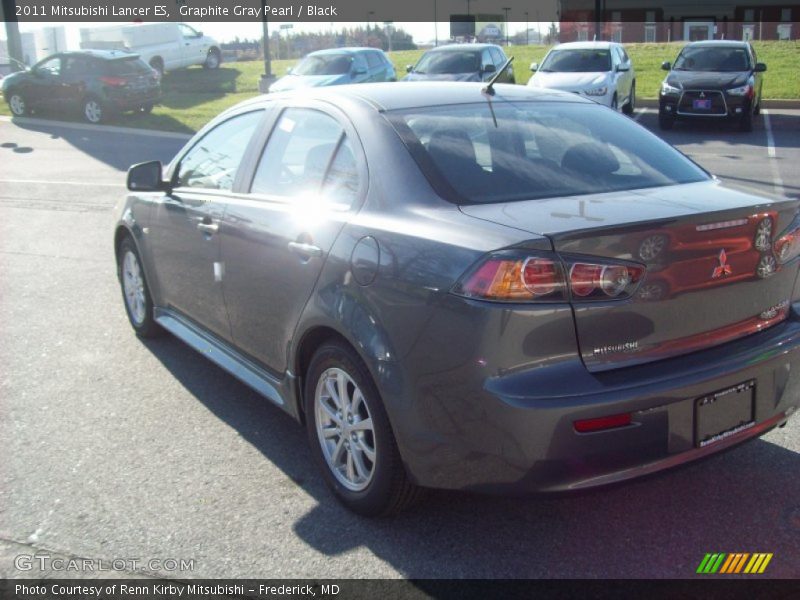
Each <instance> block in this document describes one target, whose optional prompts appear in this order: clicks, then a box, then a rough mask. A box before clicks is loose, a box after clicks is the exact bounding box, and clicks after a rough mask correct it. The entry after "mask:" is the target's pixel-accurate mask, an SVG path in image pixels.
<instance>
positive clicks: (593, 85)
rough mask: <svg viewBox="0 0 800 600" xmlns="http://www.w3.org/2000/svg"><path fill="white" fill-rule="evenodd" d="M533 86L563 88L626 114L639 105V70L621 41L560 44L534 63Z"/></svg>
mask: <svg viewBox="0 0 800 600" xmlns="http://www.w3.org/2000/svg"><path fill="white" fill-rule="evenodd" d="M531 71H533V76H532V77H531V78H530V80H529V81H528V85H529V86H531V87H540V88H549V89H554V90H563V91H566V92H573V93H575V94H580V95H581V96H586V97H587V98H590V99H591V100H594V101H595V102H597V103H599V104H604V105H606V106H609V107H611V108H613V109H614V110H619V109H621V110H622V112H624V113H625V114H626V115H630V114H633V109H634V108H635V106H636V73H635V72H634V70H633V64H632V63H631V59H630V57H629V56H628V53H627V52H625V48H623V47H622V45H621V44H616V43H614V42H572V43H569V44H559V45H558V46H556V47H555V48H553V49H552V50H550V52H548V53H547V55H546V56H545V57H544V60H543V61H542V64H541V65H539V64H537V63H532V64H531Z"/></svg>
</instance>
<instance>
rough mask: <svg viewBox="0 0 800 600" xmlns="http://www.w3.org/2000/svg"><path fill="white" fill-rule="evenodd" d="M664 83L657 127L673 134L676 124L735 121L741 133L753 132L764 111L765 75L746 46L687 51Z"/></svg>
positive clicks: (697, 45) (696, 46)
mask: <svg viewBox="0 0 800 600" xmlns="http://www.w3.org/2000/svg"><path fill="white" fill-rule="evenodd" d="M661 68H662V69H664V70H665V71H669V74H668V75H667V77H666V78H665V79H664V81H663V82H662V83H661V93H660V94H659V106H658V123H659V125H660V126H661V129H671V128H672V125H673V123H674V122H675V120H676V119H692V118H698V117H700V118H702V117H708V118H719V119H735V120H736V121H738V123H739V128H740V129H741V130H742V131H751V130H752V129H753V117H754V116H756V115H758V113H759V111H760V109H761V87H762V85H763V75H762V74H763V72H764V71H766V70H767V65H765V64H764V63H760V62H757V60H756V51H755V50H754V49H753V47H752V46H751V45H750V44H749V43H747V42H732V41H721V40H709V41H704V42H693V43H691V44H688V45H686V46H684V48H683V49H682V50H681V52H680V54H678V58H677V59H675V64H674V65H670V63H669V61H667V62H664V63H663V64H662V65H661Z"/></svg>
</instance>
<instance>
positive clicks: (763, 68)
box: [755, 63, 767, 73]
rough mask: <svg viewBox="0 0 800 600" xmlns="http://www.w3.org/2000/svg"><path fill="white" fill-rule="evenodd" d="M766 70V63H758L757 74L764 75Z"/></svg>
mask: <svg viewBox="0 0 800 600" xmlns="http://www.w3.org/2000/svg"><path fill="white" fill-rule="evenodd" d="M766 70H767V65H765V64H764V63H756V68H755V72H756V73H763V72H764V71H766Z"/></svg>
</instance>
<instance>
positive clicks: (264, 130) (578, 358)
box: [114, 83, 800, 515]
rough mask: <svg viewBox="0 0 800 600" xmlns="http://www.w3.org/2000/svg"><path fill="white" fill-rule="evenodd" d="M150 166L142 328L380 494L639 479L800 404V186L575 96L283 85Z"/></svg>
mask: <svg viewBox="0 0 800 600" xmlns="http://www.w3.org/2000/svg"><path fill="white" fill-rule="evenodd" d="M128 188H129V189H130V194H129V196H128V198H127V201H126V203H125V205H124V207H123V208H122V211H121V214H120V218H119V221H118V223H117V226H116V230H115V234H114V250H115V253H116V260H117V266H118V275H119V279H120V284H121V288H122V295H123V300H124V306H125V309H126V311H127V313H128V317H129V320H130V322H131V325H132V326H133V329H134V330H135V331H136V333H137V334H139V335H141V336H152V335H156V334H158V333H160V332H161V331H162V330H167V331H169V332H171V333H172V334H174V335H176V336H177V337H178V338H180V339H181V340H183V341H185V342H186V343H188V344H189V345H190V346H191V347H193V348H194V349H196V350H198V351H199V352H201V353H202V355H203V356H204V357H206V358H208V359H210V360H212V361H214V362H216V363H217V364H219V365H221V366H222V367H223V368H225V369H227V370H228V371H230V372H231V373H232V374H234V375H235V376H236V377H238V378H240V379H241V380H242V381H244V382H246V383H247V384H248V385H250V386H252V387H253V388H254V389H256V390H258V391H259V392H260V393H262V394H263V395H264V396H265V397H266V398H268V399H269V400H271V401H272V402H273V403H274V404H275V405H277V406H279V407H281V408H282V409H283V410H285V411H287V412H288V413H289V414H290V415H292V416H293V417H294V418H296V419H297V420H298V421H300V422H302V423H304V424H305V426H306V428H307V435H308V439H309V442H310V443H311V447H312V453H313V456H314V459H315V460H316V461H317V462H318V464H319V466H320V469H321V472H322V474H323V477H324V478H325V481H326V482H327V483H328V485H329V486H330V488H331V489H332V490H333V492H334V494H335V495H336V496H337V497H338V498H339V499H340V500H341V501H342V502H343V503H344V504H345V505H346V506H348V507H349V508H351V509H352V510H354V511H357V512H359V513H361V514H365V515H376V514H386V513H391V512H395V511H397V510H400V509H401V508H403V507H404V506H407V505H409V504H410V503H411V502H412V501H413V500H415V499H416V498H418V497H419V490H420V488H422V487H435V488H451V489H469V490H485V491H507V492H517V491H565V490H576V489H582V488H589V487H593V486H599V485H603V484H609V483H613V482H619V481H623V480H626V479H629V478H632V477H636V476H639V475H644V474H647V473H652V472H654V471H658V470H660V469H664V468H668V467H671V466H675V465H678V464H681V463H685V462H687V461H691V460H694V459H698V458H701V457H705V456H707V455H709V454H712V453H714V452H717V451H720V450H723V449H726V448H729V447H731V446H732V445H734V444H737V443H739V442H742V441H744V440H747V439H751V438H754V437H756V436H759V435H761V434H763V433H765V432H766V431H768V430H770V429H772V428H774V427H777V426H781V425H783V424H785V423H786V422H787V420H788V419H789V417H790V416H791V415H792V413H794V411H795V410H796V408H797V406H798V402H800V314H799V313H798V311H799V310H800V287H798V285H797V275H798V262H799V261H798V256H800V218H799V217H798V205H799V204H800V203H798V201H797V200H772V199H768V198H763V197H759V196H754V195H751V194H747V193H743V192H740V191H735V190H732V189H728V188H726V187H724V186H723V185H721V184H720V183H719V182H718V181H716V180H715V179H713V178H712V177H711V176H710V175H709V174H708V173H706V172H705V171H703V170H702V169H701V168H700V167H698V166H697V165H696V164H694V163H693V162H691V161H690V160H688V159H687V158H686V157H684V156H683V155H682V154H680V153H679V152H677V151H675V150H674V149H673V148H672V147H670V146H669V145H668V144H666V143H664V142H663V141H661V140H660V139H658V138H657V137H656V136H654V135H652V134H651V133H649V132H648V131H647V130H646V129H644V128H643V127H641V126H639V125H638V124H637V123H635V122H633V121H632V120H631V119H628V118H625V117H623V116H621V115H619V114H618V113H615V112H613V111H610V110H608V109H607V108H605V107H602V106H599V105H598V104H596V103H594V102H592V101H590V100H586V99H584V98H581V97H579V96H577V95H575V94H570V93H565V92H556V91H549V90H540V89H536V88H527V87H522V86H511V85H497V86H494V87H492V86H486V85H485V84H483V83H439V84H437V83H409V84H406V85H396V84H365V85H358V86H340V87H332V88H320V89H314V90H304V91H302V92H295V93H291V92H287V93H283V94H270V95H265V96H260V97H258V98H255V99H253V100H250V101H248V102H245V103H242V104H239V105H238V106H236V107H233V108H231V109H229V110H227V111H226V112H225V113H223V114H222V115H220V116H219V117H217V118H216V119H215V120H214V121H212V122H211V123H210V124H209V125H208V126H206V127H205V128H204V129H203V130H202V131H200V132H199V133H198V134H197V135H196V136H195V137H194V138H193V139H192V140H191V141H190V142H189V143H188V144H187V145H186V146H185V148H184V149H183V150H181V151H180V152H179V153H178V154H177V156H176V158H175V159H174V160H173V161H172V163H171V164H170V165H168V166H167V167H166V168H164V169H162V166H161V164H160V163H158V162H150V163H144V164H141V165H137V166H134V167H132V168H131V170H130V171H129V173H128ZM761 257H768V258H769V264H770V268H769V271H768V272H767V271H764V272H759V271H758V267H757V265H758V264H759V260H760V259H761ZM665 279H668V280H669V282H670V286H669V287H666V288H664V289H662V290H661V293H659V294H658V295H655V294H650V295H647V296H646V297H645V296H643V295H641V294H640V293H639V292H640V291H641V290H645V289H648V286H651V285H652V284H653V283H657V284H659V285H660V282H663V281H664V280H665ZM254 476H255V475H254Z"/></svg>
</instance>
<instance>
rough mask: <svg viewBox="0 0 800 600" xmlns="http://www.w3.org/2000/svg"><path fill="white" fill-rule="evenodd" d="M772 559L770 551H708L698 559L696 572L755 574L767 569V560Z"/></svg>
mask: <svg viewBox="0 0 800 600" xmlns="http://www.w3.org/2000/svg"><path fill="white" fill-rule="evenodd" d="M771 560H772V553H771V552H770V553H766V552H756V553H754V554H750V553H748V552H733V553H730V554H726V553H724V552H716V553H713V554H712V553H708V554H706V555H705V556H704V557H703V560H702V561H700V566H698V567H697V573H700V574H703V575H714V574H726V575H731V574H737V573H743V574H748V575H757V574H760V573H763V572H764V571H766V570H767V565H768V564H769V561H771Z"/></svg>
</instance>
